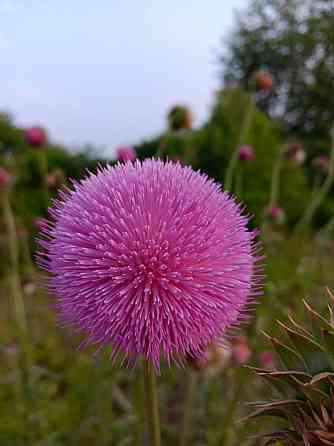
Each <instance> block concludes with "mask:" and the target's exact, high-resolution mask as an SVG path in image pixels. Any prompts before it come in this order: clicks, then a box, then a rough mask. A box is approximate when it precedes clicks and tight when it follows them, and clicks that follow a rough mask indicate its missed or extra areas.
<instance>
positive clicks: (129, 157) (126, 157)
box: [116, 146, 137, 163]
mask: <svg viewBox="0 0 334 446" xmlns="http://www.w3.org/2000/svg"><path fill="white" fill-rule="evenodd" d="M116 152H117V159H118V160H119V161H122V162H123V163H125V162H127V161H134V160H135V159H136V158H137V154H136V151H135V149H134V148H133V147H132V146H120V147H118V149H117V151H116Z"/></svg>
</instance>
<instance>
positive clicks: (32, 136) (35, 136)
mask: <svg viewBox="0 0 334 446" xmlns="http://www.w3.org/2000/svg"><path fill="white" fill-rule="evenodd" d="M26 140H27V142H28V144H30V145H31V146H35V147H40V146H43V145H44V144H46V141H47V136H46V132H45V130H44V129H43V128H42V127H31V128H30V129H27V130H26Z"/></svg>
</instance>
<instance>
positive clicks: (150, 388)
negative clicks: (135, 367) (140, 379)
mask: <svg viewBox="0 0 334 446" xmlns="http://www.w3.org/2000/svg"><path fill="white" fill-rule="evenodd" d="M144 383H145V394H146V395H145V396H146V417H147V425H148V430H149V435H150V442H151V446H161V434H160V419H159V408H158V396H157V385H156V378H155V372H154V369H153V366H152V364H151V362H150V361H148V360H146V359H145V361H144Z"/></svg>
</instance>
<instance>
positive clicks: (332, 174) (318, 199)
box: [296, 130, 334, 232]
mask: <svg viewBox="0 0 334 446" xmlns="http://www.w3.org/2000/svg"><path fill="white" fill-rule="evenodd" d="M332 133H333V134H332V135H331V136H332V147H331V154H330V161H329V167H328V175H327V177H326V179H325V181H324V183H323V185H322V186H321V187H320V188H319V189H318V192H317V193H316V194H315V195H314V197H313V200H311V203H310V205H309V206H308V207H307V208H306V210H305V212H304V214H303V216H302V218H301V219H300V221H299V223H298V224H297V226H296V232H300V231H303V230H305V229H308V227H309V226H310V225H311V223H312V220H313V217H314V215H315V213H316V211H317V210H318V208H319V207H320V205H321V204H322V202H323V201H324V199H325V198H326V195H327V194H328V192H329V191H330V189H331V187H332V185H333V181H334V130H333V131H332Z"/></svg>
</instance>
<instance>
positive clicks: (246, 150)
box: [239, 144, 255, 161]
mask: <svg viewBox="0 0 334 446" xmlns="http://www.w3.org/2000/svg"><path fill="white" fill-rule="evenodd" d="M254 158H255V153H254V150H253V147H252V146H249V145H246V144H245V145H244V146H241V147H240V149H239V159H240V161H253V160H254Z"/></svg>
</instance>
